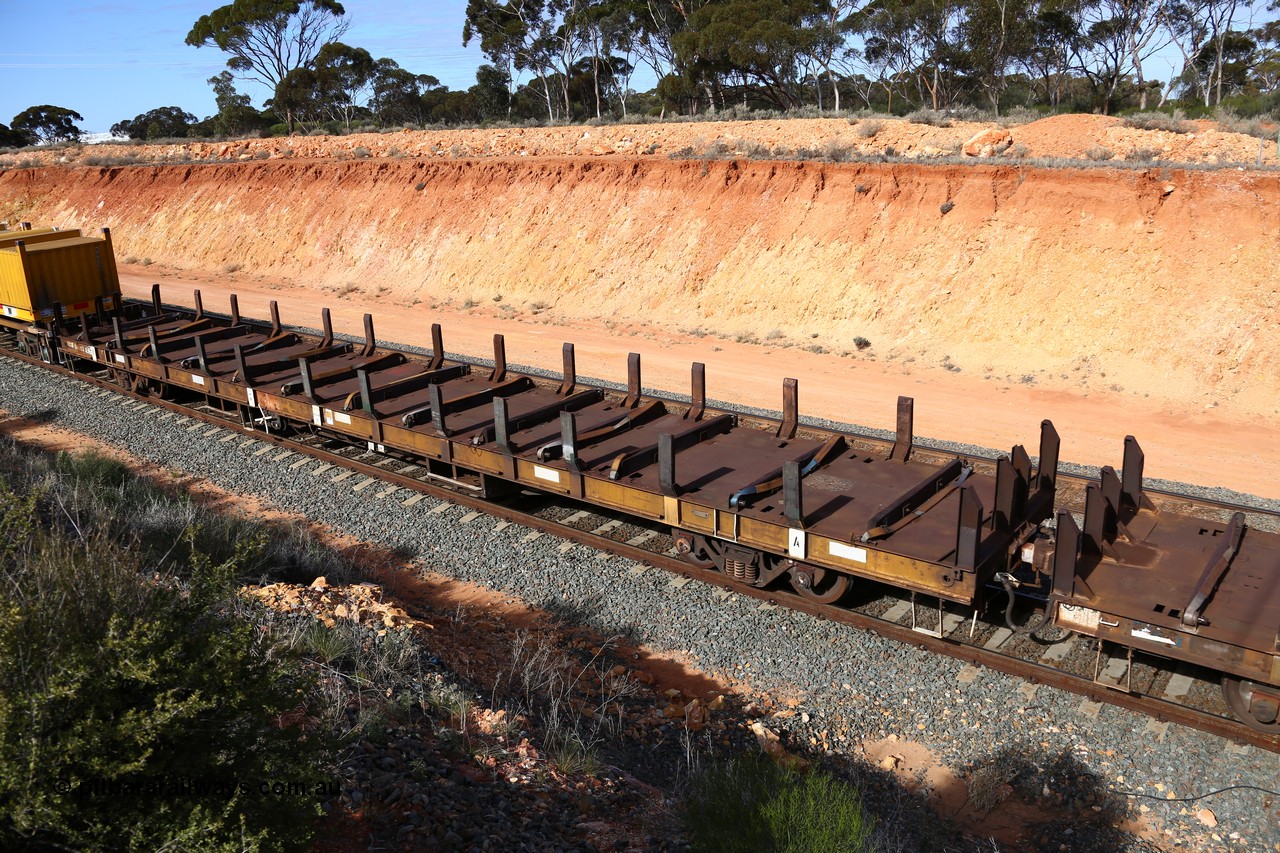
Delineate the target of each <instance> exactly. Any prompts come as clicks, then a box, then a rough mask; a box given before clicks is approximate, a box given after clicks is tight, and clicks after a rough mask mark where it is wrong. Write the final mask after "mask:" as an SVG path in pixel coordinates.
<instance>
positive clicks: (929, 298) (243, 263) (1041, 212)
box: [0, 158, 1280, 418]
mask: <svg viewBox="0 0 1280 853" xmlns="http://www.w3.org/2000/svg"><path fill="white" fill-rule="evenodd" d="M418 187H421V189H418ZM1277 201H1280V176H1273V175H1269V174H1241V173H1236V172H1231V171H1217V172H1200V171H1178V170H1168V169H1152V170H1148V171H1112V170H1079V171H1077V170H1069V169H1062V170H1056V169H1055V170H1042V169H1033V168H1028V167H1019V166H995V165H990V166H987V165H982V166H964V167H961V166H922V165H914V164H815V163H775V162H752V161H747V162H738V161H713V162H707V163H703V162H697V161H664V160H642V161H637V160H625V159H621V158H605V159H601V160H585V159H546V160H500V159H489V160H480V161H470V162H468V161H447V162H414V161H407V160H380V161H377V160H362V161H343V162H298V161H264V162H251V163H244V164H234V165H232V164H228V165H198V166H196V165H192V166H168V167H141V166H140V167H128V168H111V169H94V168H83V167H79V168H56V167H55V168H42V169H34V170H24V171H18V172H7V173H4V174H2V175H0V213H4V214H8V215H11V216H12V215H20V216H22V217H24V218H28V219H32V220H35V221H39V222H51V223H61V224H67V225H71V224H75V225H79V226H82V227H97V226H101V225H110V226H111V227H112V229H113V235H114V237H115V240H116V246H117V253H118V255H119V256H120V257H122V258H129V257H134V258H150V259H152V260H154V261H155V262H156V263H159V264H162V265H165V266H168V267H171V268H174V269H177V270H179V271H186V272H196V271H205V272H211V271H217V270H223V271H224V272H230V271H233V270H239V271H240V273H241V274H242V275H244V274H260V275H266V276H270V277H273V278H278V279H288V280H295V281H296V282H297V283H298V284H299V285H300V286H303V287H307V288H311V289H329V290H336V291H340V292H347V293H351V292H353V291H354V290H357V289H358V290H361V291H363V292H364V293H365V294H367V295H376V296H378V297H379V298H380V299H381V300H383V301H393V302H397V303H399V304H401V305H404V306H408V305H415V304H417V302H421V303H423V305H422V308H420V309H418V310H422V311H424V312H425V310H426V308H427V307H429V306H430V305H433V304H451V305H453V306H455V307H456V306H458V305H460V304H461V305H463V306H467V307H470V306H468V305H467V303H468V302H469V301H474V302H475V303H477V304H478V305H482V306H487V307H488V309H494V308H499V309H501V310H503V311H505V312H506V316H509V317H515V318H520V317H526V318H527V317H531V316H533V315H539V316H542V317H545V316H546V315H545V314H543V313H542V312H544V311H545V310H546V307H547V306H550V308H551V311H552V315H553V316H557V317H558V318H559V319H562V320H566V321H571V322H592V323H601V322H610V321H617V322H620V323H623V324H626V323H628V322H644V323H649V324H651V325H653V326H659V327H668V328H676V329H686V330H705V331H709V332H714V333H721V334H729V335H734V336H748V335H753V336H755V337H756V338H757V339H760V340H768V341H769V342H770V343H771V345H773V346H782V345H785V344H787V343H791V344H793V345H795V346H822V347H825V348H826V349H828V350H831V351H835V352H842V351H849V352H851V353H853V352H856V350H855V346H854V341H855V339H856V338H858V337H862V338H865V339H867V340H869V341H870V342H871V344H872V346H871V347H870V348H869V349H867V350H866V351H864V352H863V353H861V354H860V355H859V356H858V357H861V358H867V357H872V358H878V359H880V360H882V361H883V360H896V361H900V362H908V363H910V362H919V363H920V364H926V365H929V364H932V365H937V364H943V365H944V366H947V367H948V369H954V368H959V369H960V370H962V371H964V372H965V373H966V374H969V375H973V374H977V375H980V376H990V377H993V378H997V379H1005V380H1007V381H1014V382H1021V383H1024V384H1028V385H1030V384H1036V385H1039V386H1041V387H1051V388H1077V389H1080V388H1083V389H1086V390H1090V389H1091V390H1106V391H1111V392H1114V393H1125V394H1133V393H1138V394H1143V395H1147V394H1149V395H1152V396H1153V397H1156V398H1158V399H1167V400H1172V401H1178V402H1181V403H1184V404H1188V405H1191V404H1194V405H1196V406H1205V405H1221V406H1224V407H1226V408H1228V409H1229V410H1230V411H1232V412H1234V413H1238V414H1241V415H1246V416H1248V415H1252V416H1254V417H1260V418H1272V417H1273V416H1274V415H1275V413H1276V411H1277V405H1278V404H1277V392H1278V391H1280V367H1277V365H1280V323H1277V317H1278V316H1280V296H1278V295H1277V293H1278V290H1277V284H1276V280H1275V269H1276V261H1277V260H1278V257H1277V250H1276V246H1277V237H1280V208H1278V207H1277ZM944 209H945V212H944ZM498 297H501V300H502V302H501V304H500V305H495V304H494V300H495V299H496V298H498ZM815 335H816V337H814V336H815Z"/></svg>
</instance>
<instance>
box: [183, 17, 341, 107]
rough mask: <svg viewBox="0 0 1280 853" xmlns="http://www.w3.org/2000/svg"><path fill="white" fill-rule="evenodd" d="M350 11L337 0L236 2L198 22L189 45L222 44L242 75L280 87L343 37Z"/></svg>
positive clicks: (232, 66)
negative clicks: (296, 69) (285, 79)
mask: <svg viewBox="0 0 1280 853" xmlns="http://www.w3.org/2000/svg"><path fill="white" fill-rule="evenodd" d="M345 15H346V10H345V9H344V8H343V7H342V4H341V3H339V2H337V0H233V2H231V3H228V4H227V5H226V6H220V7H218V8H217V9H214V10H213V11H212V12H210V13H209V14H207V15H203V16H202V17H201V18H200V19H199V20H198V21H196V22H195V25H194V26H192V27H191V32H189V33H187V44H189V45H191V46H192V47H205V46H208V45H215V46H217V48H218V49H219V50H222V51H224V52H225V53H229V54H231V58H230V59H228V60H227V67H228V68H229V69H231V70H232V71H233V72H235V74H236V76H238V77H241V78H243V79H246V80H253V81H255V82H258V83H261V84H263V85H264V86H266V87H268V88H270V89H273V90H274V89H275V87H276V85H277V84H278V83H279V82H280V81H281V80H283V79H284V78H285V76H286V75H288V73H289V72H290V71H292V70H294V69H295V68H305V67H307V66H309V65H310V64H311V63H312V62H313V61H314V60H315V58H316V54H318V53H319V52H320V49H321V48H322V47H323V46H324V45H326V44H328V43H330V42H335V41H338V40H339V39H341V38H342V36H343V35H344V34H345V33H346V31H347V27H348V26H350V21H349V20H348V19H347V18H346V17H344V16H345Z"/></svg>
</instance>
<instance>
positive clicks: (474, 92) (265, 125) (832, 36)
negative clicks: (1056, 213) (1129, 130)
mask: <svg viewBox="0 0 1280 853" xmlns="http://www.w3.org/2000/svg"><path fill="white" fill-rule="evenodd" d="M1277 8H1280V0H1270V5H1268V6H1266V7H1265V8H1264V7H1262V6H1261V5H1258V6H1255V5H1253V0H469V2H468V4H467V7H466V12H465V18H464V20H463V22H462V30H461V39H462V43H463V45H464V46H465V45H470V44H473V43H474V44H478V45H479V47H480V49H481V51H482V52H483V53H484V55H485V58H486V59H487V60H488V61H487V62H486V63H485V64H484V65H481V66H480V68H479V69H478V70H477V72H476V82H475V84H474V85H473V86H471V87H470V88H468V89H465V90H450V89H449V88H448V87H447V86H444V85H442V84H441V82H440V81H439V79H437V78H436V77H433V76H431V75H429V74H417V73H414V72H412V71H409V70H407V69H405V68H402V67H401V66H400V65H399V64H398V63H397V62H395V60H393V59H390V58H386V57H383V58H374V57H373V56H372V55H371V54H370V53H369V52H368V51H367V50H365V49H364V48H360V47H355V46H352V45H349V44H346V43H345V42H344V41H343V40H342V39H343V37H344V36H345V35H346V33H347V30H348V26H349V19H348V18H347V16H346V10H345V9H344V7H343V6H342V4H341V3H339V2H337V0H233V2H232V3H229V4H227V5H225V6H221V7H219V8H217V9H215V10H214V11H212V12H210V13H209V14H207V15H204V16H202V17H201V18H200V19H199V20H197V21H196V22H195V23H194V25H193V26H192V28H191V31H190V32H189V33H188V34H187V37H186V43H187V44H188V45H191V46H194V47H198V48H203V47H213V48H216V49H218V50H221V51H223V52H225V53H226V54H228V56H229V59H228V61H227V70H225V71H223V72H222V73H220V74H219V75H217V76H215V77H212V78H210V80H209V84H210V85H211V86H212V88H213V90H214V95H215V103H216V106H217V112H216V113H215V114H214V115H212V116H209V117H207V118H205V119H203V120H197V118H196V116H194V115H193V114H191V113H189V112H187V111H185V110H183V109H181V108H179V107H160V108H157V109H153V110H150V111H148V112H146V113H142V114H140V115H138V116H135V117H134V118H133V119H125V120H122V121H120V122H118V123H116V124H115V125H114V126H113V127H112V132H113V134H115V135H118V136H128V137H132V138H135V139H156V138H162V137H183V136H201V137H209V136H237V135H245V134H249V133H254V132H268V131H270V132H274V133H293V132H296V131H298V130H315V129H317V128H319V129H322V130H325V131H329V132H335V131H338V130H342V129H345V130H350V129H351V128H352V127H353V126H354V125H356V124H359V125H362V126H363V125H369V124H372V125H375V126H381V127H394V126H400V125H416V126H423V125H429V124H444V125H460V124H478V123H484V122H490V121H498V120H508V121H553V122H559V121H576V120H585V119H591V118H599V119H604V118H622V119H625V118H627V117H628V116H631V115H635V114H646V115H664V114H669V113H676V114H683V115H696V114H699V113H703V112H708V111H712V110H715V111H723V110H726V109H730V108H742V109H745V110H761V109H769V110H778V111H783V112H786V111H792V110H796V109H799V108H816V109H818V110H820V111H826V110H847V109H868V110H874V111H879V112H888V113H896V114H905V113H908V112H911V111H913V110H917V109H928V110H934V111H941V110H955V109H959V108H978V109H983V110H988V111H991V112H994V113H995V114H997V115H999V114H1000V113H1001V112H1002V111H1007V110H1008V109H1010V108H1013V107H1025V108H1031V109H1039V110H1043V111H1057V112H1071V111H1079V112H1101V113H1105V114H1109V113H1113V112H1115V111H1117V110H1125V109H1149V108H1152V107H1155V108H1161V107H1166V106H1167V105H1170V104H1175V105H1177V106H1179V107H1182V108H1186V109H1197V110H1202V111H1209V110H1212V109H1213V108H1215V107H1218V106H1224V105H1225V106H1229V107H1232V108H1234V109H1235V110H1236V111H1238V112H1240V113H1242V114H1245V115H1257V114H1259V113H1263V112H1268V111H1272V110H1275V109H1276V108H1277V107H1280V22H1278V21H1275V20H1262V19H1263V18H1265V17H1266V16H1267V14H1268V13H1272V12H1275V11H1276V10H1277ZM1272 17H1274V16H1272ZM1161 51H1163V52H1164V53H1163V55H1164V56H1166V57H1174V58H1175V60H1174V61H1175V66H1176V67H1174V68H1171V69H1170V71H1171V73H1170V75H1169V79H1167V80H1151V79H1148V78H1147V77H1146V72H1145V71H1144V63H1146V62H1148V61H1149V60H1150V59H1151V58H1152V57H1153V56H1155V55H1156V54H1157V53H1158V52H1161ZM642 71H643V72H646V73H645V75H644V76H645V78H646V79H654V80H656V81H657V85H656V86H655V87H654V88H653V89H651V90H650V91H647V92H637V91H635V89H634V88H633V86H632V82H633V80H634V79H635V77H636V75H637V74H639V73H641V72H642ZM238 81H246V82H255V83H259V84H262V85H264V86H266V87H267V88H268V89H269V90H270V91H271V92H272V96H271V98H270V99H268V100H267V101H266V103H265V105H264V109H257V108H255V107H254V106H253V105H252V100H251V98H250V97H249V96H248V95H246V94H243V93H241V92H240V91H238V90H237V89H236V83H237V82H238ZM74 120H80V116H79V115H77V114H76V113H74V112H73V111H71V110H66V109H64V108H61V107H53V106H50V105H44V106H41V107H32V108H31V109H30V110H27V111H26V112H24V113H23V114H21V115H20V116H18V117H15V119H14V123H13V125H12V127H11V128H6V127H5V126H4V125H0V144H3V145H9V146H12V145H17V144H32V143H35V142H51V141H58V140H61V139H74V138H76V137H77V136H78V134H79V129H78V128H77V127H76V126H75V125H74V123H73V121H74Z"/></svg>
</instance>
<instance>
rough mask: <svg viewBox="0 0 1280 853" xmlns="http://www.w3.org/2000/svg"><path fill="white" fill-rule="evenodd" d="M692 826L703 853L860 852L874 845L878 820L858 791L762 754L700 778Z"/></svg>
mask: <svg viewBox="0 0 1280 853" xmlns="http://www.w3.org/2000/svg"><path fill="white" fill-rule="evenodd" d="M684 825H685V829H686V831H687V833H688V836H689V842H690V845H691V846H692V848H693V850H695V851H704V850H705V851H726V853H733V851H742V853H757V851H777V853H793V851H794V853H811V851H824V853H860V851H866V850H868V849H869V848H870V844H871V833H872V830H873V828H874V821H873V820H872V819H871V818H870V817H869V816H867V814H866V813H865V812H864V810H863V808H862V797H861V795H860V793H859V792H858V790H857V789H856V788H854V787H853V786H851V785H848V784H846V783H844V782H841V781H839V780H838V779H835V778H833V777H831V776H828V775H827V774H825V773H821V772H817V771H815V772H813V773H810V774H808V775H806V776H800V775H796V774H794V773H791V772H788V771H786V770H783V769H782V768H780V767H778V766H777V765H776V764H774V763H773V762H772V761H769V760H768V759H765V758H760V757H756V758H751V759H742V760H738V761H734V762H731V763H729V764H727V765H723V766H719V767H713V768H711V769H709V770H707V771H705V772H703V773H702V774H701V775H700V776H699V777H698V778H697V779H695V780H694V783H693V787H692V790H691V792H690V794H689V797H688V798H687V800H686V802H685V807H684Z"/></svg>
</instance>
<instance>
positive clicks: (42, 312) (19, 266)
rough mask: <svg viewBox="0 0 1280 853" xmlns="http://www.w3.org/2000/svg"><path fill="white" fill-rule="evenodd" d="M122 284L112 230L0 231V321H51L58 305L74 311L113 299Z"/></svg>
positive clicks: (67, 311)
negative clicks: (88, 232) (97, 234)
mask: <svg viewBox="0 0 1280 853" xmlns="http://www.w3.org/2000/svg"><path fill="white" fill-rule="evenodd" d="M119 290H120V276H119V273H117V271H116V260H115V255H114V253H113V252H112V248H111V232H110V231H109V230H108V229H106V228H103V229H102V237H84V236H81V235H80V232H79V231H78V230H74V229H73V230H68V231H51V230H47V229H40V230H35V231H17V232H14V231H9V232H0V323H4V324H5V325H8V326H15V325H26V324H29V323H39V322H49V321H51V320H53V319H54V306H55V305H56V304H58V303H61V304H62V310H63V315H64V316H66V317H74V316H76V315H79V314H83V313H85V312H87V311H93V310H95V308H96V301H97V299H98V297H103V299H104V301H105V305H106V306H107V307H110V306H111V305H112V297H113V294H115V293H118V292H119Z"/></svg>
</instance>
